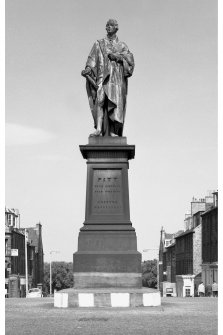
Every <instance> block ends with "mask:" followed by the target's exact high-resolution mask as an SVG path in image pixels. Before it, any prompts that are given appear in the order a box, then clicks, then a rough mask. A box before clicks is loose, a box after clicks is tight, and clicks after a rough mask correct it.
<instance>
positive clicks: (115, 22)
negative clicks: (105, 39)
mask: <svg viewBox="0 0 223 335" xmlns="http://www.w3.org/2000/svg"><path fill="white" fill-rule="evenodd" d="M109 22H112V23H114V25H115V28H116V29H117V30H118V22H117V20H115V19H109V20H108V21H107V23H106V26H107V24H108V23H109Z"/></svg>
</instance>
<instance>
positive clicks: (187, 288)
mask: <svg viewBox="0 0 223 335" xmlns="http://www.w3.org/2000/svg"><path fill="white" fill-rule="evenodd" d="M213 201H214V200H213V194H211V192H209V195H207V196H206V197H205V198H203V199H199V200H197V199H196V198H193V199H192V201H191V212H190V214H187V215H186V216H185V220H184V227H185V231H184V233H182V234H181V235H179V236H178V237H177V238H176V288H177V295H178V296H183V297H184V296H194V295H196V294H197V288H198V285H199V284H200V282H201V281H202V278H201V273H202V239H203V234H202V230H203V229H202V227H203V214H204V213H205V212H206V211H209V209H210V208H212V206H213Z"/></svg>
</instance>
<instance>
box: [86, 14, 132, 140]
mask: <svg viewBox="0 0 223 335" xmlns="http://www.w3.org/2000/svg"><path fill="white" fill-rule="evenodd" d="M106 30H107V36H106V37H105V38H103V39H100V40H97V41H96V42H95V43H94V45H93V48H92V50H91V52H90V54H89V56H88V59H87V63H86V67H85V70H83V71H82V72H81V74H82V76H84V77H85V78H86V89H87V95H88V100H89V105H90V109H91V112H92V116H93V119H94V128H95V129H96V131H95V132H94V133H93V134H91V135H90V136H122V132H123V124H124V121H125V112H126V97H127V88H128V77H131V75H132V73H133V70H134V58H133V55H132V53H131V52H130V51H129V49H128V47H127V45H126V44H125V43H124V42H120V41H119V40H118V37H117V36H116V32H117V31H118V23H117V21H116V20H113V19H110V20H108V22H107V24H106Z"/></svg>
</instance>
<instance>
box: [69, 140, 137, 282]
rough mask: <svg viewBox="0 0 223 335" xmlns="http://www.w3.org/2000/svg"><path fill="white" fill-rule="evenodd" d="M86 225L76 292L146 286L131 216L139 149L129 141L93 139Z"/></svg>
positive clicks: (76, 261)
mask: <svg viewBox="0 0 223 335" xmlns="http://www.w3.org/2000/svg"><path fill="white" fill-rule="evenodd" d="M80 150H81V153H82V155H83V157H84V158H85V159H87V190H86V212H85V221H84V226H83V227H82V228H81V229H80V233H79V238H78V251H77V252H76V253H74V255H73V267H74V288H75V289H83V288H111V287H116V288H141V286H142V279H141V254H140V253H139V252H138V251H137V241H136V233H135V229H134V228H133V227H132V223H131V221H130V212H129V189H128V168H129V164H128V161H129V159H133V158H134V155H135V146H134V145H127V141H126V138H125V137H90V138H89V144H88V145H81V146H80Z"/></svg>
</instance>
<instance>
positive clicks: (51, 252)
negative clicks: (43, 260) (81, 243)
mask: <svg viewBox="0 0 223 335" xmlns="http://www.w3.org/2000/svg"><path fill="white" fill-rule="evenodd" d="M53 253H55V254H59V251H57V250H51V251H50V296H51V295H52V270H51V255H52V254H53Z"/></svg>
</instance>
